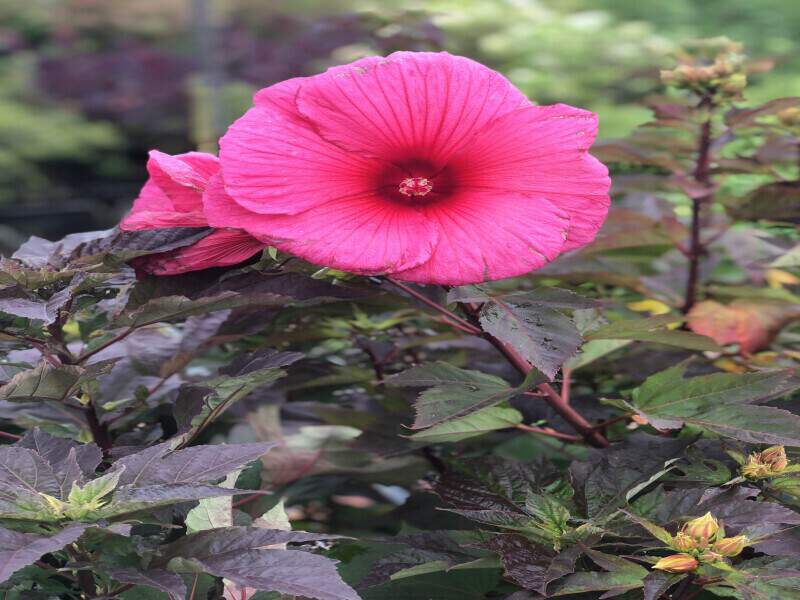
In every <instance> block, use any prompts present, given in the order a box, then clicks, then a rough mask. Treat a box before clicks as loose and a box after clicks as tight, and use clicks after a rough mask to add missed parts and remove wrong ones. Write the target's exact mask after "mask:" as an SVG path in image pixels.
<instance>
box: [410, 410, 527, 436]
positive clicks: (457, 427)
mask: <svg viewBox="0 0 800 600" xmlns="http://www.w3.org/2000/svg"><path fill="white" fill-rule="evenodd" d="M520 423H522V414H521V413H520V412H519V411H518V410H515V409H513V408H503V407H500V406H492V407H490V408H484V409H482V410H479V411H478V412H476V413H472V414H470V415H467V416H466V417H461V418H459V419H454V420H451V421H447V422H445V423H440V424H439V425H434V426H433V427H431V428H430V429H426V430H425V431H420V432H419V433H415V434H414V435H412V436H410V438H411V439H412V440H414V441H415V442H426V443H434V442H457V441H460V440H465V439H467V438H471V437H475V436H477V435H482V434H484V433H488V432H490V431H497V430H498V429H508V428H509V427H515V426H516V425H519V424H520Z"/></svg>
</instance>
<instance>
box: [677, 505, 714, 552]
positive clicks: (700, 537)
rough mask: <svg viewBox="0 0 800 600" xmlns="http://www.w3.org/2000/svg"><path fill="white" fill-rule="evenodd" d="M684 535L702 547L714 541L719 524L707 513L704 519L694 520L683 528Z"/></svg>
mask: <svg viewBox="0 0 800 600" xmlns="http://www.w3.org/2000/svg"><path fill="white" fill-rule="evenodd" d="M682 531H683V533H685V534H686V535H688V536H690V537H692V538H694V539H695V541H697V542H699V543H700V544H702V545H706V544H707V543H708V542H709V541H710V540H713V539H714V536H716V535H717V532H718V531H719V523H718V522H717V520H716V519H715V518H714V517H713V516H711V513H710V512H707V513H706V514H704V515H703V516H702V517H699V518H697V519H692V520H691V521H689V522H688V523H686V525H684V526H683V530H682Z"/></svg>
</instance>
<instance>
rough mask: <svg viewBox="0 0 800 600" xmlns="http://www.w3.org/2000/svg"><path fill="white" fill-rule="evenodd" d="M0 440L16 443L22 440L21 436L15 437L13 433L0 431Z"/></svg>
mask: <svg viewBox="0 0 800 600" xmlns="http://www.w3.org/2000/svg"><path fill="white" fill-rule="evenodd" d="M0 438H5V439H7V440H13V441H15V442H18V441H19V440H21V439H22V436H21V435H16V434H15V433H8V432H6V431H0Z"/></svg>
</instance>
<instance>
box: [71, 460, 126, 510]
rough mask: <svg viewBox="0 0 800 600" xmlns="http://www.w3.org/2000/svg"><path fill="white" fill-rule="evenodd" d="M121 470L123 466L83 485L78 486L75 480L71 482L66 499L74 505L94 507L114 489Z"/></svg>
mask: <svg viewBox="0 0 800 600" xmlns="http://www.w3.org/2000/svg"><path fill="white" fill-rule="evenodd" d="M123 471H124V468H122V469H116V470H114V471H110V472H108V473H105V474H104V475H102V476H100V477H98V478H97V479H93V480H92V481H90V482H89V483H87V484H86V485H84V486H83V487H81V486H79V485H78V483H77V482H73V483H72V489H71V490H70V492H69V496H68V497H67V501H68V502H69V503H70V504H73V505H75V506H76V507H80V506H88V507H96V506H97V505H98V503H99V501H100V500H102V499H103V498H104V497H105V496H108V495H109V494H110V493H111V492H113V491H114V489H115V488H116V487H117V484H118V483H119V478H120V477H121V476H122V472H123Z"/></svg>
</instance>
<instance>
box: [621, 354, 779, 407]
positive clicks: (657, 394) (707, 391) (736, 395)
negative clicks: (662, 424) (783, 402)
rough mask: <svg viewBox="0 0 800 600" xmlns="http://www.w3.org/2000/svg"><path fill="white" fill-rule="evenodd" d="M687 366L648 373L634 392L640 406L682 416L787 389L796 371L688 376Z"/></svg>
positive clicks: (739, 402) (767, 395) (771, 394)
mask: <svg viewBox="0 0 800 600" xmlns="http://www.w3.org/2000/svg"><path fill="white" fill-rule="evenodd" d="M686 367H687V365H686V364H680V365H676V366H674V367H671V368H669V369H666V370H664V371H661V372H659V373H656V374H655V375H651V376H650V377H648V378H647V379H646V380H645V382H644V383H643V384H642V385H641V386H640V387H639V388H638V389H637V390H636V391H635V392H634V394H633V401H634V404H635V405H636V407H637V408H639V409H640V410H641V411H642V412H643V413H645V414H647V415H656V416H658V415H669V416H681V415H692V414H695V413H697V412H700V411H703V410H706V409H710V408H715V407H717V406H719V405H721V404H748V403H752V402H756V401H759V400H764V399H769V398H771V397H773V395H774V394H775V393H776V392H780V391H781V390H784V385H785V384H786V383H787V382H788V380H789V379H790V377H791V375H792V372H791V371H789V370H781V371H762V372H760V373H744V374H739V373H712V374H711V375H701V376H698V377H690V378H685V377H684V374H685V372H686ZM785 391H788V389H787V390H785Z"/></svg>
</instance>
